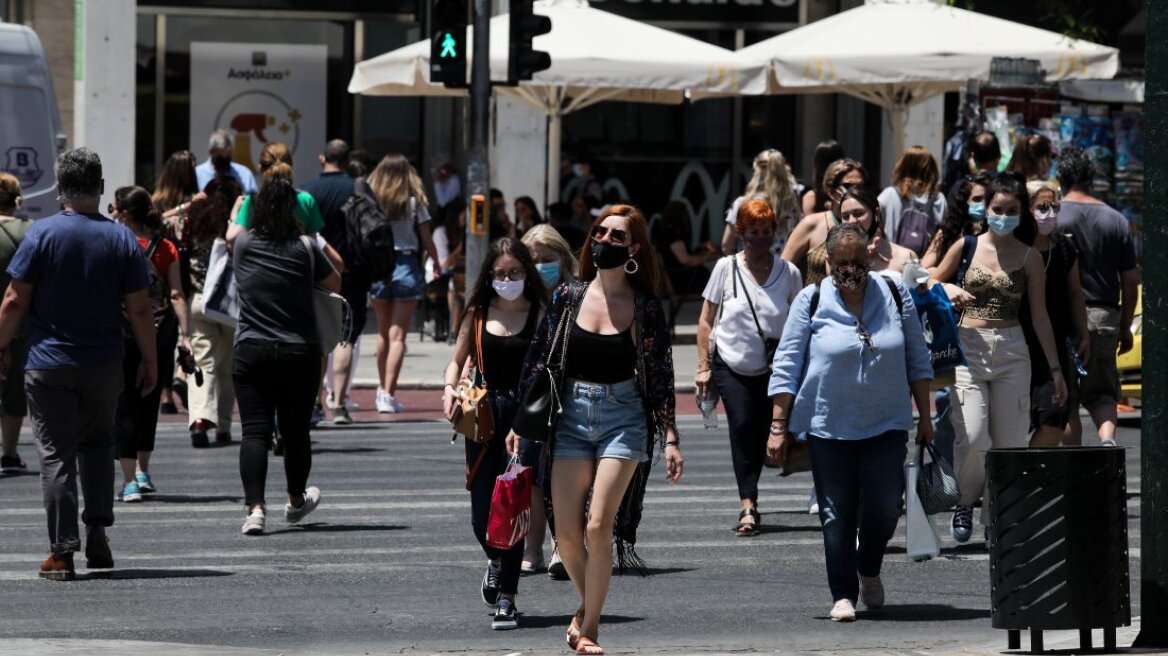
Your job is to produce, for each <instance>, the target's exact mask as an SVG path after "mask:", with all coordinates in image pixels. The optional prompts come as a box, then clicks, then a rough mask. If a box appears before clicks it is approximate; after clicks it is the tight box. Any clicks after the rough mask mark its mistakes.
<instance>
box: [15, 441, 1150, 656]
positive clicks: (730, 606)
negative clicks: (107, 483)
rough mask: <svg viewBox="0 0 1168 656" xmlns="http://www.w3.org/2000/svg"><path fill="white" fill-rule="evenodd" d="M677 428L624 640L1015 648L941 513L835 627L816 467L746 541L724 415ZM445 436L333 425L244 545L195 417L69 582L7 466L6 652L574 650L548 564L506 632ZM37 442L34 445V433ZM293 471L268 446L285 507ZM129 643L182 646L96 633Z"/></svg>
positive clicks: (25, 488)
mask: <svg viewBox="0 0 1168 656" xmlns="http://www.w3.org/2000/svg"><path fill="white" fill-rule="evenodd" d="M682 436H683V439H684V440H685V441H684V446H685V456H686V458H687V464H686V474H685V478H684V479H683V481H682V482H681V483H680V484H679V485H677V486H668V485H667V484H666V483H665V482H664V467H658V468H657V469H655V471H654V480H653V483H652V484H651V487H650V490H649V493H648V496H647V500H646V520H645V521H644V523H643V524H642V527H641V534H640V543H639V545H638V547H639V551H640V553H641V554H642V555H643V556H644V557H646V559H647V560H648V561H649V562H650V564H651V566H652V567H653V575H652V576H650V577H648V578H639V577H623V578H614V581H613V586H612V590H611V593H610V596H609V600H608V605H607V606H606V607H605V616H604V621H603V623H602V628H601V631H602V633H601V636H600V642H601V644H603V645H605V647H606V648H607V649H608V650H609V652H610V653H613V652H618V653H619V652H622V651H648V652H653V651H666V652H695V651H702V652H722V651H754V650H757V651H771V652H774V651H801V650H810V651H816V652H832V651H848V652H852V653H855V652H856V650H859V652H860V653H873V652H879V653H904V652H911V651H916V650H923V649H928V650H929V653H931V654H943V653H959V652H961V653H978V651H979V650H983V651H985V652H990V651H994V652H996V651H1000V650H1004V648H1005V639H1006V638H1005V634H1004V632H1000V631H995V630H993V629H992V628H991V627H990V604H989V565H988V556H987V553H986V551H985V550H984V548H983V547H982V545H981V543H980V542H979V543H977V544H972V543H971V544H967V545H961V546H955V545H954V544H953V543H952V542H951V541H950V539H949V537H948V531H947V524H946V525H945V526H944V527H942V530H941V531H940V533H942V535H943V540H944V544H945V549H944V551H943V554H942V557H941V558H940V559H936V560H933V561H930V562H926V563H913V562H908V561H907V559H906V557H905V555H904V539H903V522H902V523H901V527H900V531H899V532H898V536H897V537H896V538H895V539H894V541H893V543H892V545H891V546H890V552H891V553H890V554H889V556H888V558H887V560H886V566H885V569H884V581H885V585H886V587H887V591H888V606H887V607H886V608H885V609H884V610H882V611H877V612H861V613H860V618H861V619H860V621H859V622H857V623H856V624H853V625H839V624H834V623H832V622H830V621H829V620H827V619H826V616H827V611H828V610H829V607H830V602H831V599H830V595H829V593H828V590H827V582H826V574H825V572H824V568H823V562H822V560H823V557H822V549H823V547H822V539H821V534H820V530H819V527H818V519H817V518H816V517H813V516H810V515H808V514H807V513H806V501H807V494H808V491H809V489H810V485H811V483H810V475H809V474H799V475H795V476H792V477H789V478H780V477H778V476H777V475H776V474H775V473H774V470H767V472H766V474H765V476H764V482H763V484H762V498H761V500H760V506H761V510H762V511H763V513H764V514H763V528H764V533H763V534H762V535H761V536H759V537H757V538H753V539H742V538H736V537H735V536H734V535H733V534H732V532H731V527H732V526H733V525H734V523H735V518H736V507H737V500H736V498H735V497H736V494H735V487H734V478H733V474H732V471H731V468H730V463H729V455H728V450H727V448H726V444H725V441H726V437H725V430H724V428H723V429H722V431H720V432H717V433H704V432H702V430H701V425H700V421H699V420H697V419H696V418H687V419H686V420H684V421H683V424H682ZM449 438H450V430H449V428H448V427H447V426H446V425H444V424H440V423H430V422H419V423H396V424H393V425H389V424H360V425H355V426H351V427H345V428H328V429H321V430H318V431H316V432H315V433H314V452H315V456H314V466H313V474H312V477H311V482H312V483H313V484H316V485H319V486H320V488H321V490H322V492H323V501H322V504H321V506H320V508H319V509H318V510H317V511H316V512H315V513H314V514H313V515H311V516H310V517H309V518H308V519H307V520H306V522H305V523H304V524H303V525H302V526H297V527H289V526H286V525H285V524H284V523H283V520H282V513H279V512H275V513H271V515H270V516H269V520H268V521H269V529H270V531H271V532H270V534H268V535H266V536H263V537H259V538H249V537H245V536H242V535H241V534H240V530H239V528H240V524H241V523H242V520H243V508H242V498H241V496H242V488H241V485H240V482H239V474H238V464H237V463H238V455H237V454H238V448H237V444H238V443H236V444H234V445H231V446H229V447H225V448H212V449H207V450H201V451H195V450H192V449H190V448H189V446H188V442H187V439H186V435H185V432H183V431H182V429H181V427H179V426H175V425H173V424H169V425H165V426H163V427H162V428H161V432H160V436H159V441H158V444H159V446H158V451H157V452H156V453H155V457H154V464H153V466H152V469H153V474H154V478H155V480H156V483H157V485H158V486H159V489H160V491H159V494H158V495H157V496H156V498H155V499H153V500H151V501H148V502H146V503H141V504H132V505H125V504H120V503H119V504H118V506H117V508H116V511H117V524H116V525H115V526H114V527H113V528H112V529H111V530H110V538H111V545H112V548H113V552H114V557H115V559H116V561H117V569H116V570H114V571H113V572H112V573H111V574H106V575H87V574H86V573H85V570H84V569H79V575H80V576H79V579H80V580H78V581H76V582H72V583H59V582H50V581H45V580H40V579H38V578H37V577H36V566H37V564H38V563H39V561H40V560H41V559H42V558H44V556H45V554H46V553H47V540H46V535H45V529H44V521H45V519H44V511H43V509H42V506H41V501H40V485H39V479H38V478H37V477H36V476H35V475H32V474H29V475H25V476H16V477H12V476H10V477H5V478H0V653H3V654H8V653H12V654H16V653H20V654H49V653H52V654H59V653H60V654H64V653H70V654H93V653H101V654H105V653H111V654H112V653H130V652H134V651H137V652H139V653H174V654H178V653H183V654H185V653H191V654H195V653H204V654H208V653H215V654H244V653H249V654H250V653H257V654H258V653H265V654H274V653H286V654H293V653H295V654H306V653H322V654H367V653H368V654H385V653H402V652H423V653H433V652H460V653H467V652H473V653H499V654H505V653H509V652H524V653H549V652H550V653H562V652H563V651H564V647H563V642H562V641H563V628H564V627H565V626H566V625H567V623H568V620H569V618H570V613H571V612H572V610H573V609H574V608H575V604H576V602H575V599H574V595H573V593H572V592H571V591H570V589H569V587H568V585H569V584H567V583H562V582H555V581H551V580H549V579H548V578H547V577H546V576H545V575H542V574H541V575H535V576H527V577H525V578H524V579H523V580H522V581H521V583H520V596H519V599H518V607H519V610H520V612H521V618H520V619H521V628H520V629H519V630H517V631H510V632H495V631H491V630H490V618H491V616H490V612H489V611H488V609H487V608H486V607H485V606H483V604H482V602H481V601H480V600H479V598H478V585H479V582H480V579H481V577H482V572H483V568H484V564H485V563H484V557H483V555H482V553H481V551H480V549H479V547H478V544H477V543H476V542H475V540H474V537H473V535H472V534H471V531H470V510H469V500H468V497H467V495H466V493H465V492H463V490H462V477H463V464H462V448H461V446H460V445H456V446H452V445H451V444H450V439H449ZM1138 439H1139V435H1138V428H1126V429H1124V430H1122V431H1121V434H1120V443H1121V444H1125V445H1129V446H1131V447H1133V448H1130V449H1129V451H1128V479H1129V483H1128V486H1129V501H1128V503H1129V506H1128V512H1129V516H1130V529H1131V531H1130V540H1131V553H1132V560H1131V580H1132V582H1133V586H1132V599H1133V603H1134V604H1136V607H1135V608H1134V609H1133V614H1134V615H1138V612H1139V609H1138V585H1137V584H1136V582H1137V581H1138V580H1139V578H1138V575H1139V544H1140V530H1139V513H1140V502H1139V496H1138V490H1139V483H1138V478H1139V461H1138V457H1139V456H1138ZM23 452H24V453H25V455H26V457H27V456H31V455H33V449H32V448H31V445H29V444H27V440H25V444H24V447H23ZM33 459H34V460H35V458H33ZM282 484H283V472H282V467H281V465H280V461H279V459H276V458H273V460H272V467H271V468H270V470H269V499H270V500H272V501H273V503H272V505H273V506H276V503H275V502H274V500H275V499H277V498H279V494H280V491H281V490H282V489H283V485H282ZM111 493H112V491H111ZM947 519H948V518H947V516H945V517H944V519H943V522H947ZM78 562H79V566H80V565H81V564H83V563H84V558H83V557H81V558H79V561H78ZM1123 638H1124V636H1123V635H1122V634H1121V645H1122V644H1127V643H1125V641H1124V639H1123ZM118 640H123V641H147V642H150V643H178V644H180V645H187V647H186V648H182V647H179V646H174V645H172V646H164V645H158V644H155V645H148V644H140V643H131V644H125V643H106V642H96V641H118ZM1099 640H1100V638H1099V637H1098V636H1097V637H1096V641H1097V642H1098V641H1099ZM1129 642H1130V639H1129ZM1047 644H1048V646H1049V645H1052V644H1054V643H1052V640H1051V639H1048V641H1047ZM253 650H258V651H253Z"/></svg>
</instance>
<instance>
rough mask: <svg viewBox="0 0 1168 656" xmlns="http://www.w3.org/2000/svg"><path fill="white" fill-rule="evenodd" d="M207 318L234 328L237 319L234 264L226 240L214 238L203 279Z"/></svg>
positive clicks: (203, 310) (204, 306)
mask: <svg viewBox="0 0 1168 656" xmlns="http://www.w3.org/2000/svg"><path fill="white" fill-rule="evenodd" d="M199 311H200V312H202V313H203V316H205V317H206V318H207V319H210V320H211V321H214V322H215V323H220V324H223V325H225V326H228V327H231V328H234V327H235V324H236V323H237V322H238V321H239V288H238V287H237V286H236V284H235V264H234V262H233V260H232V259H231V252H230V251H228V250H227V241H226V240H224V239H216V240H215V242H214V243H213V244H212V245H211V254H210V255H209V256H207V277H206V278H205V279H204V280H203V306H202V307H201V308H199Z"/></svg>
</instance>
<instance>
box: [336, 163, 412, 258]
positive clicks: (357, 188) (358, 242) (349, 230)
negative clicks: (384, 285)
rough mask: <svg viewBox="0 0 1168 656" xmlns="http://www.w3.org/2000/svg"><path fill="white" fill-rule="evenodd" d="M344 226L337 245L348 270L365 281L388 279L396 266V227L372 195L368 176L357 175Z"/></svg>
mask: <svg viewBox="0 0 1168 656" xmlns="http://www.w3.org/2000/svg"><path fill="white" fill-rule="evenodd" d="M341 213H342V214H343V215H344V225H343V228H342V230H340V231H339V234H338V239H337V242H338V243H336V244H333V246H334V247H335V248H336V249H337V251H338V252H340V254H341V257H342V258H344V260H345V273H347V274H349V273H351V274H352V275H358V276H360V277H361V278H364V279H365V280H370V281H377V280H386V279H388V278H389V277H390V276H391V275H393V268H394V266H395V265H396V263H397V262H396V257H397V256H396V252H395V251H394V240H393V226H392V225H391V222H390V220H389V218H388V217H386V216H385V212H383V211H382V210H381V205H380V204H379V203H378V202H377V200H375V199H374V198H373V196H372V191H371V190H370V189H369V185H368V183H366V182H365V178H357V179H356V180H355V181H354V184H353V195H352V196H349V199H348V200H346V201H345V204H344V205H342V206H341Z"/></svg>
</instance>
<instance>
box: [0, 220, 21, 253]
mask: <svg viewBox="0 0 1168 656" xmlns="http://www.w3.org/2000/svg"><path fill="white" fill-rule="evenodd" d="M5 223H8V222H7V221H0V232H3V233H4V236H5V237H7V238H8V241H9V242H11V243H12V248H13V250H19V249H20V244H18V243H17V242H16V238H15V237H13V236H12V233H11V232H8V228H6V227H4V224H5Z"/></svg>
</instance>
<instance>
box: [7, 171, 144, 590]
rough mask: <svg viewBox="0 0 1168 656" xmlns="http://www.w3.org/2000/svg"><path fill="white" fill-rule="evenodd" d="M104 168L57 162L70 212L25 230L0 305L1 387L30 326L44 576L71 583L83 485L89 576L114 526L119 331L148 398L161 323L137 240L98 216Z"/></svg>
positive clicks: (103, 556) (105, 561) (29, 376)
mask: <svg viewBox="0 0 1168 656" xmlns="http://www.w3.org/2000/svg"><path fill="white" fill-rule="evenodd" d="M104 189H105V183H104V181H103V180H102V171H101V160H100V159H99V158H98V156H97V153H95V152H93V151H92V150H89V149H88V148H78V149H76V150H71V151H69V152H67V153H64V154H63V155H61V156H60V157H59V158H58V159H57V192H58V194H59V195H60V198H61V202H62V204H63V205H64V206H65V209H64V210H63V211H61V212H59V213H58V214H55V215H53V216H50V217H47V218H44V219H40V220H38V221H37V222H36V223H35V224H33V226H32V227H31V228H30V229H29V231H28V233H27V234H26V235H25V238H24V240H22V241H21V243H20V248H19V249H18V250H17V251H16V255H15V256H14V257H13V258H12V262H11V263H10V264H9V266H8V273H9V275H11V276H12V284H10V285H9V286H8V289H7V290H6V292H5V294H4V303H3V305H0V376H7V375H8V370H9V366H10V364H11V362H12V354H11V350H10V349H11V344H12V338H13V336H14V335H16V333H17V330H18V329H19V327H20V325H21V324H22V323H23V321H24V319H25V317H26V316H27V317H28V360H27V363H26V365H25V375H24V385H25V390H26V393H27V395H28V410H29V416H30V418H31V419H32V427H33V432H34V434H35V435H36V442H37V452H38V453H39V454H40V457H41V487H42V488H43V491H44V499H45V512H46V513H47V514H48V526H49V548H50V553H49V557H48V558H46V559H45V560H44V562H42V563H41V568H40V576H41V577H42V578H47V579H53V580H58V581H68V580H72V579H73V578H74V577H75V573H74V565H73V552H75V551H79V550H80V548H81V536H80V532H79V530H78V523H77V510H78V503H77V478H78V475H80V477H81V494H82V497H83V498H84V500H85V511H84V512H83V513H82V520H83V521H84V522H85V526H86V531H85V533H86V539H85V556H86V559H87V560H88V563H87V566H88V567H89V569H109V568H112V567H113V566H114V559H113V556H112V555H111V554H110V548H109V544H108V541H107V539H106V534H105V529H106V527H108V526H111V525H112V524H113V523H114V508H113V496H114V461H115V459H114V414H115V412H116V409H117V402H118V396H119V395H120V394H121V392H122V388H123V376H122V357H123V353H122V351H123V337H122V335H123V331H125V330H126V320H125V319H124V318H123V310H122V307H123V303H124V304H125V316H128V317H129V330H130V331H131V332H132V333H133V334H134V338H135V340H136V341H137V343H138V349H139V350H140V351H141V352H142V354H143V356H142V364H141V366H140V367H139V369H138V375H137V380H127V381H125V385H133V386H135V387H136V388H137V389H138V390H139V391H140V393H141V394H142V395H143V396H145V395H146V394H148V393H149V392H150V391H151V390H152V389H154V385H155V383H156V381H157V378H158V362H157V358H156V357H155V347H154V312H153V310H152V309H151V307H150V299H149V298H148V297H147V295H146V294H147V293H146V286H147V284H148V282H149V281H148V279H147V277H146V258H145V256H143V254H142V248H141V247H140V246H139V245H138V240H137V238H136V237H134V233H132V232H130V230H129V229H128V228H126V227H125V226H123V225H119V224H117V223H114V222H113V221H111V220H110V219H108V218H106V217H104V216H102V215H101V211H100V209H99V205H100V204H101V195H102V192H103V191H104Z"/></svg>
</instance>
